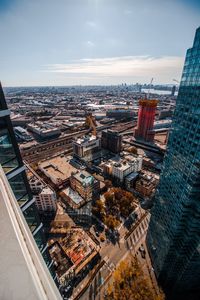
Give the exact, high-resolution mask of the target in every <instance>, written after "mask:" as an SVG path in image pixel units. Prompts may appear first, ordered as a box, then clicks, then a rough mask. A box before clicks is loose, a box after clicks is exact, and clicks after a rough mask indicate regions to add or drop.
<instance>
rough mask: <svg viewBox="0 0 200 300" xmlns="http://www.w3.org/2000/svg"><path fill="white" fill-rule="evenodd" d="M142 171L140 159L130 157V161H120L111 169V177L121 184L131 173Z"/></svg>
mask: <svg viewBox="0 0 200 300" xmlns="http://www.w3.org/2000/svg"><path fill="white" fill-rule="evenodd" d="M141 169H142V157H140V156H138V157H132V159H131V160H126V159H124V160H121V161H120V162H116V163H114V164H113V167H112V176H113V177H115V178H117V179H119V180H120V182H123V180H124V178H125V177H126V176H127V175H129V174H130V173H132V172H139V171H140V170H141Z"/></svg>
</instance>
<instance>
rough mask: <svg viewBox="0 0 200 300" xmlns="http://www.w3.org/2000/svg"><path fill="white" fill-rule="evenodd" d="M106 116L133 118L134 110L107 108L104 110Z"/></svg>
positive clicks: (118, 118)
mask: <svg viewBox="0 0 200 300" xmlns="http://www.w3.org/2000/svg"><path fill="white" fill-rule="evenodd" d="M106 116H107V117H108V118H115V119H117V120H120V119H127V120H129V119H133V118H134V116H135V112H134V110H130V109H108V110H107V112H106Z"/></svg>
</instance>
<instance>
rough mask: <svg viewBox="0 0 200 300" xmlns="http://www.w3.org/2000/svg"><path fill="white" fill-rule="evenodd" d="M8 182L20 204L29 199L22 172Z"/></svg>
mask: <svg viewBox="0 0 200 300" xmlns="http://www.w3.org/2000/svg"><path fill="white" fill-rule="evenodd" d="M9 183H10V186H11V188H12V190H13V193H14V195H15V197H16V199H17V201H19V202H20V204H23V203H25V202H26V201H28V200H29V196H28V192H27V189H26V185H25V182H24V177H23V173H21V174H18V175H17V176H15V177H13V178H11V179H10V180H9Z"/></svg>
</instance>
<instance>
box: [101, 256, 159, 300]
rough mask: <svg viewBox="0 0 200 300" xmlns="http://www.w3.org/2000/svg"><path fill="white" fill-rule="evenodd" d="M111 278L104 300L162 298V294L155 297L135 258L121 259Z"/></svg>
mask: <svg viewBox="0 0 200 300" xmlns="http://www.w3.org/2000/svg"><path fill="white" fill-rule="evenodd" d="M113 279H114V282H113V286H112V287H111V286H109V287H108V290H107V296H106V297H105V300H127V299H130V300H164V296H163V294H160V295H159V296H158V298H156V297H155V295H154V292H153V289H152V288H151V286H150V284H149V282H148V280H147V279H146V278H145V277H144V274H143V272H142V269H141V267H140V265H139V264H138V262H137V260H136V259H135V258H134V259H132V260H131V261H130V260H124V261H122V262H121V263H120V265H119V267H118V268H117V269H116V271H115V272H114V276H113Z"/></svg>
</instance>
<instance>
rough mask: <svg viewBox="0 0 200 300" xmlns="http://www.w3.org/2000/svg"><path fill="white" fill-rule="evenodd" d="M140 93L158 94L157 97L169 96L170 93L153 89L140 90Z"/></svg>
mask: <svg viewBox="0 0 200 300" xmlns="http://www.w3.org/2000/svg"><path fill="white" fill-rule="evenodd" d="M142 92H144V93H148V92H149V93H152V94H158V95H171V91H163V90H162V91H161V90H154V89H150V90H149V89H142ZM177 94H178V92H175V95H176V96H177Z"/></svg>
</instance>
